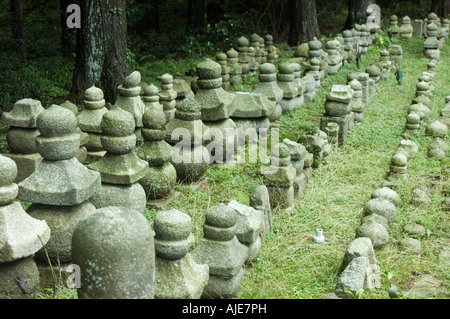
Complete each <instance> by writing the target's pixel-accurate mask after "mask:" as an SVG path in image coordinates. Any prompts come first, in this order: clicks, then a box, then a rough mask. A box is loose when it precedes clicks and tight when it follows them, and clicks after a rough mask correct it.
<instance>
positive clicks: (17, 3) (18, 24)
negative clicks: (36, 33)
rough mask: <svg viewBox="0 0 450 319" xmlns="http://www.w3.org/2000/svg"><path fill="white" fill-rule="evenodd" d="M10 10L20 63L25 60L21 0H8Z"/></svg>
mask: <svg viewBox="0 0 450 319" xmlns="http://www.w3.org/2000/svg"><path fill="white" fill-rule="evenodd" d="M9 4H10V12H11V15H12V21H13V23H12V28H13V39H14V41H15V44H16V47H17V50H18V51H19V54H20V59H21V61H22V63H26V62H27V47H26V42H25V27H24V25H23V12H22V1H21V0H10V2H9Z"/></svg>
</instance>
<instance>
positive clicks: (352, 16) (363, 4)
mask: <svg viewBox="0 0 450 319" xmlns="http://www.w3.org/2000/svg"><path fill="white" fill-rule="evenodd" d="M374 3H375V0H349V2H348V15H347V20H346V21H345V26H344V29H345V30H348V29H351V28H353V27H354V25H355V24H363V23H365V22H366V10H367V7H368V6H369V5H370V4H374Z"/></svg>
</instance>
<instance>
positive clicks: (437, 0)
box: [430, 0, 450, 19]
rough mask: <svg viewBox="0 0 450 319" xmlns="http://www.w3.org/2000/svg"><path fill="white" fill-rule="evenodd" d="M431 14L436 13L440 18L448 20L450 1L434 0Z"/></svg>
mask: <svg viewBox="0 0 450 319" xmlns="http://www.w3.org/2000/svg"><path fill="white" fill-rule="evenodd" d="M430 12H434V13H436V14H437V15H438V16H439V17H440V18H443V19H445V18H447V16H448V15H449V14H450V0H432V1H431V10H430Z"/></svg>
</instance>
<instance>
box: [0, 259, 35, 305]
mask: <svg viewBox="0 0 450 319" xmlns="http://www.w3.org/2000/svg"><path fill="white" fill-rule="evenodd" d="M17 277H21V278H23V279H25V280H26V282H27V284H28V286H29V287H30V288H32V289H34V290H38V289H39V287H40V279H39V271H38V267H37V266H36V262H35V261H34V259H33V257H27V258H23V259H18V260H16V261H12V262H7V263H0V299H35V298H36V293H35V291H33V290H28V291H27V292H26V293H25V292H23V291H22V290H21V289H20V287H19V285H18V283H17V281H16V280H15V278H17Z"/></svg>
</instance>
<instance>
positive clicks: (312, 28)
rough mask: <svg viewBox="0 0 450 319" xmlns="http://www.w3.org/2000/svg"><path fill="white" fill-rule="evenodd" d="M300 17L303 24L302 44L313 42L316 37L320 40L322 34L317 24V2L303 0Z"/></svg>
mask: <svg viewBox="0 0 450 319" xmlns="http://www.w3.org/2000/svg"><path fill="white" fill-rule="evenodd" d="M300 4H301V7H300V15H301V22H302V33H301V39H300V42H306V41H310V40H312V39H313V38H314V37H315V38H318V39H320V37H321V33H320V29H319V24H318V23H317V12H316V1H315V0H313V1H311V0H301V1H300Z"/></svg>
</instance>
